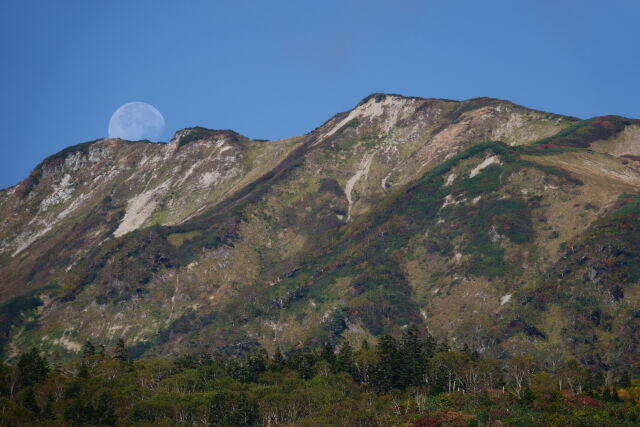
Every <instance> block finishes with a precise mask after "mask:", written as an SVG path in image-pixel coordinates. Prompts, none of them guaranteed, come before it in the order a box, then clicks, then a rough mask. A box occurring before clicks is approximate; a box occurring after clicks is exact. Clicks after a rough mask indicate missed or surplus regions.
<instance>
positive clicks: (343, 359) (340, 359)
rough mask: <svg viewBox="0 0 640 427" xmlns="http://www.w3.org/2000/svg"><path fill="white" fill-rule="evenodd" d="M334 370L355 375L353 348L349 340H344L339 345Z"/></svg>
mask: <svg viewBox="0 0 640 427" xmlns="http://www.w3.org/2000/svg"><path fill="white" fill-rule="evenodd" d="M335 366H336V372H346V373H348V374H349V375H351V376H354V375H355V372H356V368H355V363H354V360H353V348H352V347H351V344H349V341H345V342H344V344H342V347H340V351H339V352H338V355H337V356H336V364H335Z"/></svg>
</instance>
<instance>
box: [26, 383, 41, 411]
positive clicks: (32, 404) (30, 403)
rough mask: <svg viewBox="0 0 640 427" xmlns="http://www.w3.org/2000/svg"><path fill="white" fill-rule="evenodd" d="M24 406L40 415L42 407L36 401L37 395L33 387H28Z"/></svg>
mask: <svg viewBox="0 0 640 427" xmlns="http://www.w3.org/2000/svg"><path fill="white" fill-rule="evenodd" d="M22 406H24V407H25V408H27V409H28V410H30V411H31V412H33V413H34V414H36V416H39V415H40V407H39V406H38V402H36V395H35V393H34V392H33V389H32V388H31V387H29V388H28V389H27V393H26V394H25V395H24V398H23V399H22Z"/></svg>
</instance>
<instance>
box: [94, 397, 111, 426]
mask: <svg viewBox="0 0 640 427" xmlns="http://www.w3.org/2000/svg"><path fill="white" fill-rule="evenodd" d="M93 421H94V422H93V424H96V425H101V426H103V425H104V426H113V425H115V423H116V411H115V407H114V405H113V397H112V396H111V393H110V392H109V391H105V392H103V393H102V394H101V395H100V398H99V399H98V403H97V404H96V407H95V409H94V411H93Z"/></svg>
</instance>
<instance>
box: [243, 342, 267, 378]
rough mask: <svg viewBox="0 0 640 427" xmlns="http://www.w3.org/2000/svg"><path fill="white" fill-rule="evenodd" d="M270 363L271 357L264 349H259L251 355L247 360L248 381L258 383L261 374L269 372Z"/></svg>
mask: <svg viewBox="0 0 640 427" xmlns="http://www.w3.org/2000/svg"><path fill="white" fill-rule="evenodd" d="M268 363H269V355H268V354H267V351H266V350H265V349H264V348H262V347H261V348H259V349H258V350H255V351H254V352H252V353H251V355H249V358H248V359H247V365H246V369H247V380H248V381H249V382H251V381H256V380H257V379H258V377H259V376H260V374H262V373H263V372H264V371H266V370H267V364H268Z"/></svg>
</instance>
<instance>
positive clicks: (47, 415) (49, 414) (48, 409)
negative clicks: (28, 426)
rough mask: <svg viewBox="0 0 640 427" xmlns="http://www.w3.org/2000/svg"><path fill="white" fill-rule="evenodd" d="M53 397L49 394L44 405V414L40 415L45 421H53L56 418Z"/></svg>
mask: <svg viewBox="0 0 640 427" xmlns="http://www.w3.org/2000/svg"><path fill="white" fill-rule="evenodd" d="M52 405H53V396H51V393H49V394H48V395H47V401H46V402H45V404H44V408H43V409H42V414H41V415H40V417H41V418H43V419H45V420H53V419H54V418H55V416H54V415H53V407H52Z"/></svg>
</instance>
